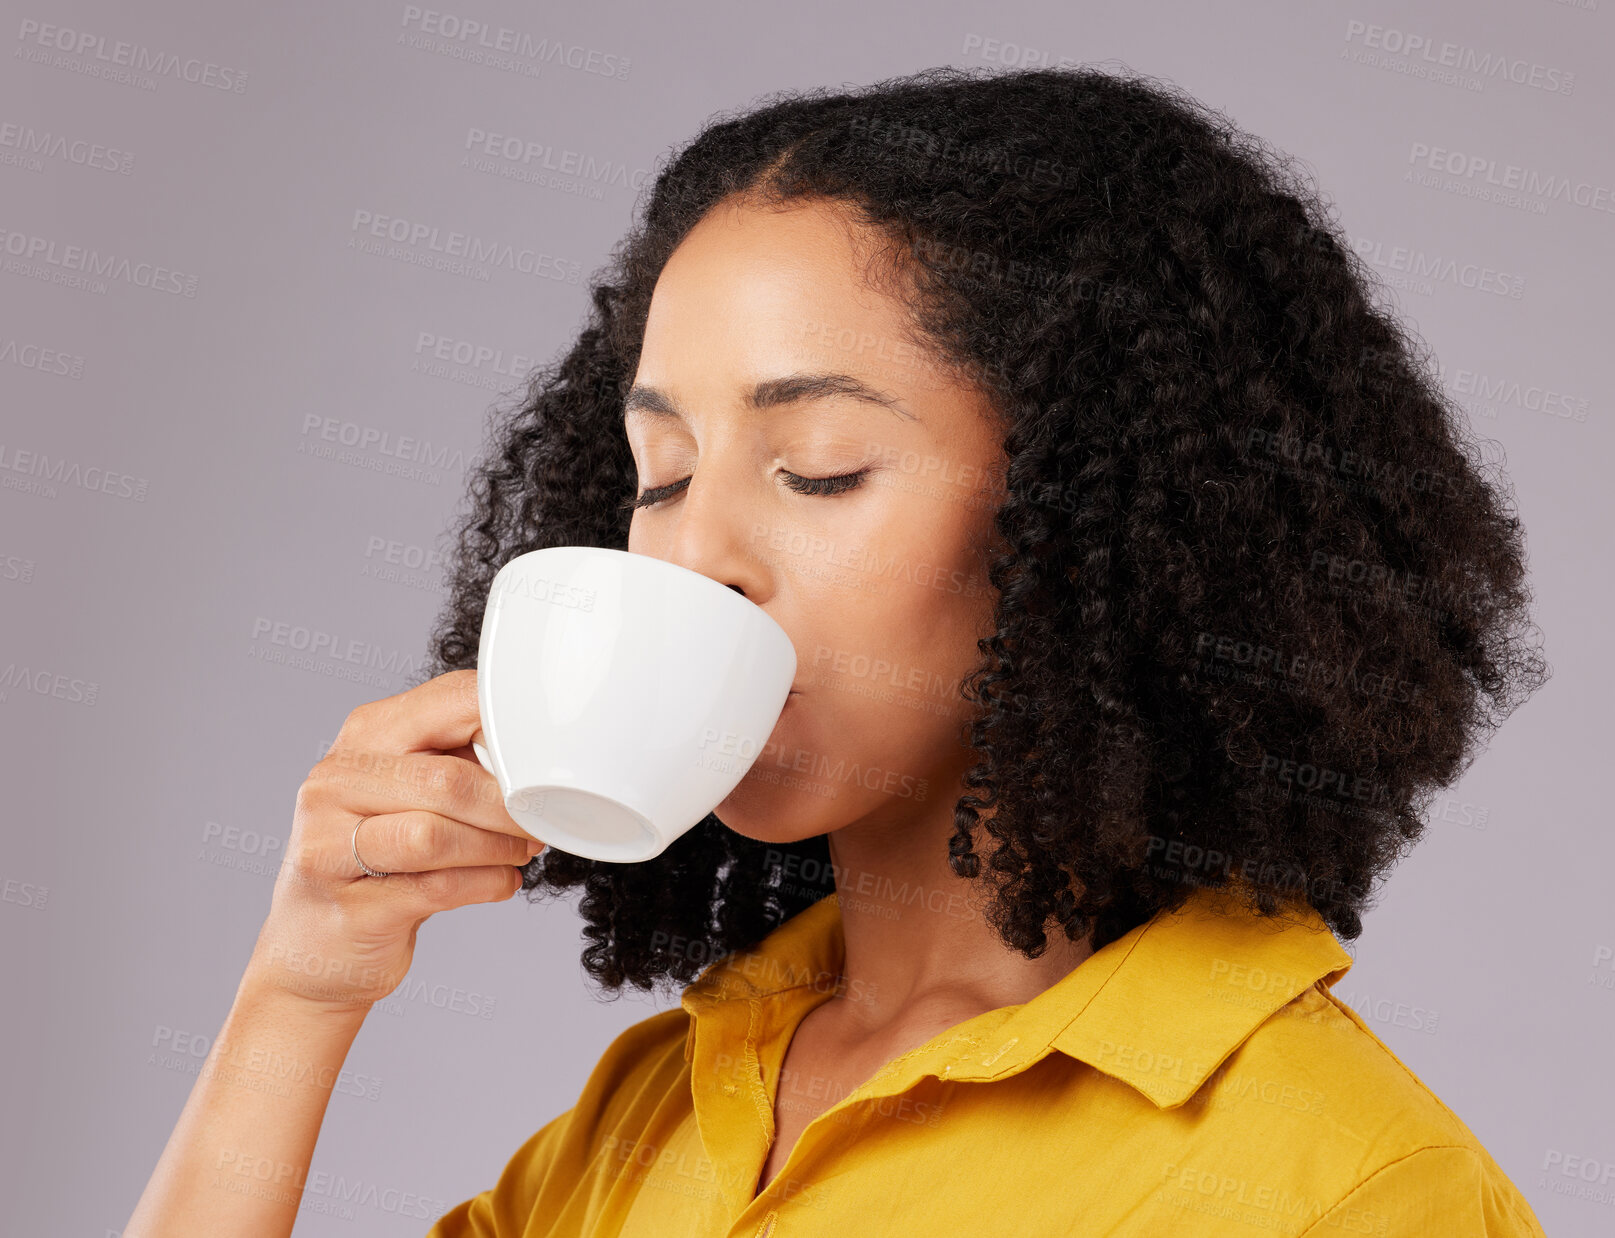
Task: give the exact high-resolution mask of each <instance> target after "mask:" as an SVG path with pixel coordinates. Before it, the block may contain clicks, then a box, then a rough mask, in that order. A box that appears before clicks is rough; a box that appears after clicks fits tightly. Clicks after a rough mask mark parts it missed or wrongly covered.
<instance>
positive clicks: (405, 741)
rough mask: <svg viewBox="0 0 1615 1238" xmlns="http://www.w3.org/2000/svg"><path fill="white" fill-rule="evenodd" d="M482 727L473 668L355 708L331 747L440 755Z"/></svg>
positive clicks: (465, 742)
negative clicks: (438, 753)
mask: <svg viewBox="0 0 1615 1238" xmlns="http://www.w3.org/2000/svg"><path fill="white" fill-rule="evenodd" d="M481 726H482V718H481V713H480V711H479V708H478V704H477V671H476V668H475V667H471V668H468V669H466V670H459V671H446V672H445V673H443V674H441V675H437V676H434V677H433V678H431V679H428V680H427V681H426V682H425V683H423V684H416V685H415V687H413V688H409V689H407V690H406V691H403V692H399V693H397V694H396V695H393V696H385V697H381V698H380V699H378V700H374V701H367V702H365V703H364V704H363V705H360V706H358V707H357V708H355V709H354V710H353V712H352V713H350V714H349V715H348V717H347V721H345V722H344V723H343V724H342V729H341V730H340V731H338V732H337V737H336V741H335V743H334V744H333V745H332V746H333V747H347V748H360V749H369V750H371V751H375V752H444V751H450V750H453V749H456V748H463V747H466V746H467V745H469V744H470V743H471V737H472V735H473V734H475V733H476V732H478V731H479V730H480V729H481Z"/></svg>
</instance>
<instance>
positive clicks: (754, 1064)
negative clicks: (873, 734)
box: [428, 889, 1542, 1238]
mask: <svg viewBox="0 0 1615 1238" xmlns="http://www.w3.org/2000/svg"><path fill="white" fill-rule="evenodd" d="M1230 908H1232V910H1230ZM1303 920H1304V923H1303V922H1301V921H1303ZM841 951H842V936H841V917H840V905H839V903H838V901H837V896H836V895H833V894H832V895H830V896H828V897H826V898H824V899H822V900H820V901H819V902H818V903H815V904H814V905H813V906H811V907H809V908H807V909H806V910H804V911H802V912H800V913H798V914H797V915H795V916H793V917H792V918H791V919H789V920H787V921H786V922H785V923H783V924H781V925H780V926H779V927H777V928H776V929H775V930H774V931H773V932H772V933H771V934H769V936H768V937H767V938H766V939H765V940H764V941H763V942H761V943H760V944H759V945H758V947H757V948H756V949H755V950H753V951H750V952H740V953H736V954H733V955H730V956H728V957H727V958H725V959H722V960H720V961H719V962H718V963H716V964H714V965H713V966H711V967H709V968H708V969H707V970H706V972H705V973H703V974H702V976H700V977H699V978H698V979H697V980H695V981H694V982H692V983H691V984H690V985H689V986H688V987H687V988H686V989H685V990H684V994H683V998H682V1001H681V1003H680V1006H679V1008H677V1009H672V1010H666V1011H663V1012H661V1013H659V1014H656V1015H652V1016H651V1017H649V1018H647V1019H644V1020H641V1021H640V1022H639V1023H636V1024H634V1025H633V1026H632V1027H630V1028H628V1029H627V1030H626V1031H624V1032H623V1033H621V1035H619V1036H618V1037H617V1038H616V1039H615V1040H614V1041H612V1043H611V1045H610V1046H609V1047H608V1048H607V1049H606V1051H605V1053H604V1055H603V1056H602V1057H601V1059H600V1061H599V1063H598V1064H597V1065H596V1067H595V1068H594V1070H593V1072H592V1073H591V1074H590V1076H589V1079H588V1081H587V1082H586V1083H585V1085H584V1087H583V1091H582V1094H581V1095H580V1096H579V1098H578V1101H577V1103H576V1104H575V1105H574V1106H573V1107H572V1108H571V1109H570V1110H568V1111H567V1112H566V1113H563V1114H561V1115H560V1116H559V1117H557V1118H555V1119H554V1120H553V1121H551V1122H550V1123H549V1124H548V1125H546V1126H544V1127H543V1128H542V1129H541V1130H539V1131H538V1132H537V1133H536V1134H534V1135H533V1136H532V1137H531V1138H530V1139H529V1140H528V1141H527V1142H526V1143H525V1144H524V1145H523V1146H522V1147H521V1148H520V1150H518V1151H517V1153H516V1155H515V1157H514V1158H513V1159H512V1160H511V1161H510V1163H509V1165H508V1166H507V1167H506V1169H505V1171H504V1173H503V1174H502V1175H501V1176H500V1178H499V1181H498V1183H497V1185H495V1186H494V1187H493V1188H491V1189H490V1190H486V1191H484V1192H482V1193H481V1194H480V1195H477V1196H474V1197H473V1198H471V1199H468V1200H466V1201H465V1202H463V1203H461V1204H459V1205H457V1206H456V1207H455V1208H453V1209H451V1210H450V1211H449V1212H447V1213H445V1214H444V1215H443V1216H442V1217H440V1218H439V1219H438V1221H437V1223H436V1224H435V1225H434V1226H433V1227H432V1229H431V1231H430V1233H429V1234H428V1238H517V1236H518V1235H522V1236H524V1238H538V1236H539V1235H544V1236H546V1238H561V1236H563V1235H564V1236H566V1238H573V1236H574V1235H576V1236H579V1238H581V1236H582V1235H599V1236H604V1235H611V1236H612V1238H619V1236H621V1238H641V1236H644V1238H650V1236H652V1235H654V1236H655V1238H682V1236H683V1235H702V1236H710V1238H718V1236H719V1235H734V1236H736V1238H870V1236H877V1238H885V1236H886V1235H897V1236H900V1238H912V1236H914V1235H924V1236H926V1238H944V1236H952V1235H964V1236H968V1238H978V1236H980V1235H998V1234H1003V1235H1014V1238H1028V1236H1032V1235H1138V1236H1140V1238H1144V1236H1147V1238H1163V1236H1175V1235H1195V1236H1197V1238H1199V1236H1202V1235H1209V1236H1218V1235H1238V1236H1239V1238H1250V1236H1251V1235H1253V1234H1257V1233H1263V1234H1273V1235H1303V1234H1304V1235H1306V1236H1307V1238H1335V1236H1336V1235H1338V1234H1366V1235H1375V1236H1378V1238H1459V1236H1460V1235H1462V1236H1463V1238H1480V1236H1481V1235H1487V1236H1489V1238H1505V1236H1507V1238H1513V1236H1515V1235H1522V1236H1523V1235H1535V1236H1537V1238H1542V1228H1541V1226H1540V1225H1539V1224H1538V1222H1537V1220H1536V1217H1535V1215H1534V1214H1533V1213H1532V1211H1531V1208H1530V1206H1529V1205H1528V1204H1527V1203H1526V1201H1525V1199H1524V1197H1523V1196H1522V1195H1521V1194H1520V1192H1519V1191H1518V1190H1517V1189H1516V1188H1515V1186H1514V1184H1513V1183H1512V1182H1510V1181H1509V1179H1508V1177H1507V1176H1506V1175H1505V1174H1504V1173H1503V1171H1502V1169H1500V1168H1499V1167H1498V1165H1497V1163H1496V1162H1495V1161H1494V1160H1493V1159H1492V1158H1491V1156H1490V1155H1488V1154H1487V1152H1486V1150H1485V1149H1484V1148H1483V1147H1482V1146H1481V1145H1480V1143H1479V1142H1478V1141H1477V1140H1476V1138H1475V1136H1474V1135H1473V1134H1471V1133H1470V1131H1469V1129H1468V1128H1467V1127H1466V1126H1465V1125H1464V1124H1463V1122H1462V1121H1460V1120H1459V1119H1458V1117H1457V1116H1456V1115H1454V1114H1453V1113H1452V1111H1451V1110H1449V1109H1448V1108H1447V1107H1446V1106H1445V1105H1443V1104H1442V1103H1441V1101H1440V1100H1438V1099H1437V1098H1436V1096H1435V1095H1434V1094H1433V1093H1431V1092H1430V1090H1429V1089H1428V1088H1426V1087H1425V1085H1424V1084H1423V1083H1421V1082H1420V1081H1419V1080H1418V1078H1416V1077H1415V1076H1414V1074H1413V1073H1412V1072H1411V1071H1410V1070H1409V1069H1408V1068H1407V1067H1406V1066H1404V1065H1403V1064H1402V1062H1401V1061H1399V1060H1398V1059H1397V1057H1396V1055H1395V1054H1393V1053H1392V1052H1391V1051H1390V1049H1388V1048H1387V1047H1386V1046H1385V1045H1384V1044H1383V1043H1382V1042H1381V1041H1380V1040H1379V1039H1378V1038H1377V1037H1376V1036H1375V1035H1374V1034H1373V1032H1371V1031H1370V1030H1369V1029H1368V1027H1367V1026H1366V1025H1365V1024H1364V1023H1363V1021H1362V1020H1361V1019H1360V1018H1358V1016H1357V1015H1356V1014H1355V1013H1354V1012H1353V1011H1352V1010H1351V1009H1350V1008H1349V1007H1347V1006H1345V1005H1344V1004H1343V1003H1342V1002H1341V1001H1340V1000H1339V999H1338V998H1336V997H1335V996H1334V995H1333V994H1332V993H1331V992H1330V991H1329V989H1330V986H1332V985H1333V984H1334V983H1335V982H1336V981H1337V980H1339V979H1340V977H1341V976H1343V975H1345V973H1346V971H1347V970H1348V969H1349V968H1350V967H1351V964H1352V959H1351V956H1350V955H1349V954H1347V953H1346V951H1345V950H1344V949H1342V948H1341V945H1340V943H1339V941H1337V940H1336V939H1335V937H1334V935H1333V934H1332V933H1331V932H1330V931H1329V930H1328V927H1327V926H1326V925H1324V924H1323V922H1322V921H1321V920H1320V919H1319V918H1318V917H1317V915H1316V913H1314V912H1312V910H1311V909H1310V908H1304V909H1302V911H1301V912H1299V913H1296V915H1294V916H1292V917H1291V918H1290V919H1289V920H1288V921H1286V922H1273V921H1263V920H1260V919H1259V918H1258V917H1257V916H1256V915H1255V914H1254V913H1251V912H1248V911H1244V910H1243V909H1240V908H1238V907H1237V905H1236V904H1234V903H1233V902H1232V901H1231V896H1230V895H1229V894H1228V893H1226V892H1222V891H1213V890H1205V889H1199V890H1196V891H1195V892H1194V894H1193V896H1192V897H1191V898H1190V900H1189V903H1188V904H1187V905H1186V906H1185V907H1183V908H1181V909H1180V910H1179V911H1178V912H1176V913H1174V914H1171V915H1157V916H1155V917H1154V918H1153V919H1151V920H1150V921H1149V922H1148V923H1146V924H1142V925H1140V926H1138V927H1137V928H1135V929H1133V930H1132V931H1131V932H1129V933H1127V934H1125V935H1124V936H1122V937H1121V938H1119V939H1117V940H1116V941H1114V942H1111V943H1110V944H1109V945H1107V946H1105V947H1104V948H1102V949H1100V950H1098V951H1096V952H1095V953H1094V954H1092V955H1091V956H1089V957H1088V958H1087V959H1085V960H1084V961H1083V962H1082V963H1081V964H1079V965H1078V966H1077V967H1075V968H1074V969H1072V971H1071V972H1069V973H1068V974H1067V975H1066V976H1065V977H1063V978H1062V979H1061V980H1060V981H1059V982H1057V983H1056V984H1054V985H1053V986H1051V987H1050V988H1048V989H1046V990H1045V991H1044V992H1042V993H1040V994H1038V995H1037V996H1036V997H1035V998H1033V999H1032V1000H1031V1001H1029V1002H1027V1003H1025V1004H1024V1005H1020V1006H1006V1007H1003V1008H1000V1009H997V1010H991V1011H987V1012H986V1013H984V1014H980V1015H977V1016H975V1017H973V1018H971V1019H968V1020H966V1021H965V1022H963V1023H960V1024H958V1025H956V1026H954V1027H952V1028H949V1029H948V1030H947V1031H944V1032H941V1033H939V1034H938V1035H936V1036H934V1037H933V1038H932V1039H931V1040H929V1041H927V1042H926V1043H925V1044H924V1045H921V1046H920V1047H919V1048H916V1049H914V1050H912V1051H911V1052H908V1053H905V1054H903V1055H901V1056H900V1057H898V1058H896V1059H894V1060H893V1061H891V1062H889V1063H888V1064H887V1065H886V1066H885V1067H883V1068H882V1069H881V1070H880V1071H878V1072H877V1073H876V1074H875V1075H874V1076H873V1077H872V1078H870V1079H869V1080H867V1081H866V1082H865V1083H863V1084H862V1085H860V1086H859V1087H857V1088H856V1089H854V1090H853V1091H851V1092H849V1093H847V1094H846V1095H845V1096H842V1097H841V1098H840V1099H838V1100H836V1101H835V1103H834V1104H833V1105H832V1106H831V1107H830V1108H829V1109H827V1110H826V1111H825V1112H823V1113H822V1114H820V1116H818V1117H817V1118H815V1119H814V1120H813V1121H812V1122H811V1123H809V1125H808V1126H807V1128H806V1129H805V1130H804V1131H803V1133H802V1136H801V1138H800V1139H799V1140H798V1141H797V1144H796V1146H795V1148H794V1149H793V1150H792V1151H791V1153H790V1158H789V1160H788V1161H787V1162H786V1163H785V1165H784V1167H783V1168H782V1169H781V1170H780V1172H779V1174H778V1175H777V1176H776V1177H775V1179H774V1181H773V1182H772V1183H770V1184H769V1185H768V1187H767V1189H766V1190H765V1191H764V1192H763V1194H761V1195H759V1196H757V1197H756V1198H753V1194H754V1192H755V1190H756V1187H757V1179H758V1176H759V1174H760V1173H761V1170H762V1165H763V1161H764V1158H765V1156H766V1154H767V1152H768V1149H769V1146H770V1143H771V1141H772V1139H773V1133H774V1104H775V1099H776V1096H778V1094H779V1093H778V1089H779V1087H780V1085H781V1084H780V1065H781V1062H782V1060H783V1058H784V1055H785V1049H786V1046H787V1045H788V1044H789V1041H790V1037H791V1034H792V1032H793V1031H794V1030H795V1028H796V1025H797V1023H798V1022H799V1021H800V1020H801V1019H802V1017H803V1016H804V1015H805V1014H806V1013H807V1012H808V1011H809V1010H811V1009H812V1008H813V1007H814V1006H816V1005H818V1004H819V1003H820V1002H822V1001H825V1000H826V999H828V998H829V997H830V996H831V995H832V994H833V993H834V991H835V984H836V978H837V977H838V975H839V972H840V967H841V960H842V953H841ZM844 995H845V996H848V997H849V998H852V999H855V1000H856V999H858V998H859V997H860V996H863V997H871V998H874V999H876V1000H878V996H879V995H878V994H864V995H860V994H857V993H853V992H851V991H850V990H849V991H848V992H847V993H846V994H844ZM792 1073H793V1074H794V1073H795V1072H794V1071H793V1072H792ZM784 1086H785V1088H786V1092H785V1094H784V1096H783V1097H782V1098H781V1102H782V1104H788V1103H790V1101H791V1095H792V1093H793V1092H794V1093H796V1095H797V1096H798V1097H800V1098H804V1100H806V1099H808V1098H811V1099H812V1100H813V1103H816V1104H822V1103H823V1100H824V1096H825V1091H824V1084H823V1082H822V1081H820V1080H814V1079H793V1078H792V1077H791V1076H790V1075H787V1076H786V1078H785V1081H784Z"/></svg>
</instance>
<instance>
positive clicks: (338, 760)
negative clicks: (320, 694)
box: [300, 747, 532, 839]
mask: <svg viewBox="0 0 1615 1238" xmlns="http://www.w3.org/2000/svg"><path fill="white" fill-rule="evenodd" d="M300 794H301V796H302V797H303V798H304V800H305V802H306V803H308V804H310V805H311V806H319V805H330V806H335V807H339V808H341V809H343V810H344V811H346V812H351V813H353V814H354V816H355V818H358V817H360V816H370V815H374V814H380V813H388V812H407V811H409V810H410V809H417V808H418V809H424V810H425V811H427V812H435V813H439V814H441V815H442V816H445V817H453V818H454V819H455V820H456V821H464V822H466V823H467V824H468V825H475V826H478V827H480V828H481V829H484V830H492V831H493V832H494V833H496V834H511V835H514V836H515V837H517V838H523V839H529V838H531V837H532V835H531V834H529V833H528V832H527V831H526V830H524V829H523V828H522V827H521V826H520V825H519V824H517V822H516V821H515V819H514V818H513V817H512V816H511V815H510V813H509V812H507V811H506V809H505V799H504V796H503V794H501V792H500V790H499V780H498V779H496V778H495V777H494V776H493V775H492V774H490V773H489V772H488V771H487V770H485V769H483V768H482V766H480V765H478V764H477V763H476V762H475V761H467V760H465V759H464V758H463V757H455V756H444V755H439V754H436V753H422V752H397V753H395V752H374V751H367V750H361V749H341V748H334V747H333V748H332V749H331V751H330V752H328V753H326V754H325V756H324V757H322V758H321V759H320V760H319V762H318V763H316V764H315V766H314V768H313V769H311V770H310V771H309V774H308V777H307V778H306V779H305V780H304V782H303V787H302V790H301V792H300Z"/></svg>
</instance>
